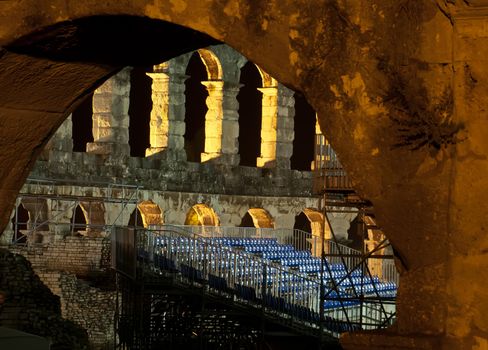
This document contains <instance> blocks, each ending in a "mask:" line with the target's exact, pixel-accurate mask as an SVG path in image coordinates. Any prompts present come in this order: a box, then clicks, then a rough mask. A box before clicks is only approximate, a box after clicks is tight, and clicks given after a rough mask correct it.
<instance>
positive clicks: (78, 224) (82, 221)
mask: <svg viewBox="0 0 488 350" xmlns="http://www.w3.org/2000/svg"><path fill="white" fill-rule="evenodd" d="M71 224H72V227H71V232H76V233H79V234H87V233H88V226H89V217H88V213H87V212H86V209H84V208H83V206H82V205H81V203H78V204H77V205H76V207H75V208H74V210H73V216H72V217H71Z"/></svg>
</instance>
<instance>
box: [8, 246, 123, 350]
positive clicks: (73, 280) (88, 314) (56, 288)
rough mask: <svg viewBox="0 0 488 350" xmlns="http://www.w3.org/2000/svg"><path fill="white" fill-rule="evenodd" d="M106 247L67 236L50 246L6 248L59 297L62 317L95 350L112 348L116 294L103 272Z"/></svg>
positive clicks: (106, 263) (107, 256)
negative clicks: (81, 334)
mask: <svg viewBox="0 0 488 350" xmlns="http://www.w3.org/2000/svg"><path fill="white" fill-rule="evenodd" d="M109 244H110V243H109V241H108V240H107V239H104V238H93V237H71V236H68V237H66V238H65V239H61V240H58V241H55V242H52V243H50V244H49V245H42V246H41V245H30V246H28V247H26V246H11V247H10V248H9V249H10V251H12V252H15V253H18V254H20V255H23V256H24V257H25V258H26V259H27V260H28V261H29V263H27V264H29V265H31V266H32V269H33V270H34V272H35V274H36V275H34V276H35V278H37V279H38V280H39V279H40V281H42V283H44V285H45V286H47V287H48V288H49V290H50V291H51V293H53V294H54V295H56V296H57V297H58V298H57V299H56V300H57V304H56V305H57V308H58V311H60V313H61V316H62V317H63V318H65V319H67V320H70V321H72V322H73V323H74V324H76V325H77V326H79V327H81V328H82V329H84V330H86V332H87V334H88V339H89V341H90V344H91V347H92V348H94V349H107V348H111V346H112V345H113V320H114V313H115V299H116V293H115V290H114V289H115V285H114V281H113V280H112V279H110V278H109V276H110V275H109V274H108V272H107V270H106V269H107V267H108V263H109V262H110V260H109V259H110V256H109V251H107V249H108V248H109ZM20 255H17V256H18V257H19V258H20ZM79 277H83V279H80V278H79ZM11 288H12V287H9V289H11Z"/></svg>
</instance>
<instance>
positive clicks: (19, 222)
mask: <svg viewBox="0 0 488 350" xmlns="http://www.w3.org/2000/svg"><path fill="white" fill-rule="evenodd" d="M29 220H30V217H29V212H28V211H27V209H25V208H24V206H23V205H22V204H19V206H18V207H17V208H16V209H15V214H14V217H13V218H12V228H13V230H14V235H13V237H12V242H15V243H26V242H27V236H26V235H25V234H24V233H23V232H25V231H27V224H28V223H29Z"/></svg>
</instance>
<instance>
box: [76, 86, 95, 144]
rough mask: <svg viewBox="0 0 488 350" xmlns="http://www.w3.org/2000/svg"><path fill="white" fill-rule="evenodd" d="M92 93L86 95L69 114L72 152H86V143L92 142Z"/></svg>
mask: <svg viewBox="0 0 488 350" xmlns="http://www.w3.org/2000/svg"><path fill="white" fill-rule="evenodd" d="M92 117H93V93H91V94H89V95H87V96H86V98H85V99H84V100H83V102H82V103H81V104H80V105H79V106H78V108H77V109H75V110H74V111H73V113H72V114H71V125H72V129H71V137H72V138H73V152H86V144H87V143H88V142H93V131H92V129H93V120H92Z"/></svg>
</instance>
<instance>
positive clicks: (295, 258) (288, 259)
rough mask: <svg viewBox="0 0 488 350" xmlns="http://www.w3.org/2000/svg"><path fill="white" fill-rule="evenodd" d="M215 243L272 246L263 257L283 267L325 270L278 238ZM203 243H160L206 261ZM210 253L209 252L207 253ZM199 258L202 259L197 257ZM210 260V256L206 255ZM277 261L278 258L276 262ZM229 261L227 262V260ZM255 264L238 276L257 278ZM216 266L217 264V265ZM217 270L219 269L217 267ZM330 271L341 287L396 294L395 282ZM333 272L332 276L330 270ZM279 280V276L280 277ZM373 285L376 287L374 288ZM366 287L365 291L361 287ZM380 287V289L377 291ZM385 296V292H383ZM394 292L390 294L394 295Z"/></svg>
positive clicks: (180, 240)
mask: <svg viewBox="0 0 488 350" xmlns="http://www.w3.org/2000/svg"><path fill="white" fill-rule="evenodd" d="M209 241H211V242H213V243H219V244H223V245H229V246H242V245H243V246H245V249H246V251H250V252H254V251H256V252H259V251H262V250H265V249H267V248H269V247H272V248H273V250H274V251H272V252H265V253H263V254H262V255H263V258H265V259H269V260H275V261H277V262H279V263H280V264H281V265H283V266H291V267H293V266H295V267H298V270H299V271H300V272H306V273H319V272H320V268H321V261H320V259H319V258H315V257H311V256H310V253H309V252H298V251H295V250H293V247H292V246H290V245H279V244H278V243H277V240H276V239H262V238H215V239H211V240H209ZM263 242H267V243H268V244H269V246H266V245H263V244H262V243H263ZM202 243H203V242H201V241H198V240H197V241H195V240H192V239H190V238H181V237H180V238H163V239H161V240H160V244H169V245H171V246H172V248H173V249H171V250H172V251H173V252H186V253H195V251H196V252H199V253H200V255H201V256H200V258H203V253H202V252H203V249H201V248H203V246H200V245H201V244H202ZM195 247H197V249H195ZM207 250H210V251H211V252H216V253H222V252H221V251H220V252H219V249H218V247H215V246H210V248H209V247H207ZM207 254H208V251H207ZM225 254H231V253H230V252H228V251H227V252H224V255H225ZM279 254H284V256H280V255H279ZM197 258H198V257H197ZM206 258H208V256H206ZM273 258H274V259H273ZM224 260H225V259H224ZM254 263H255V262H254V261H253V260H250V261H247V262H246V265H245V266H242V265H241V263H239V265H238V266H237V268H236V273H237V274H238V275H240V276H243V275H244V276H245V275H249V276H251V275H253V274H256V273H257V272H258V271H257V270H256V269H259V268H261V266H260V265H259V264H256V265H255V266H254V265H253V264H254ZM214 265H215V263H214ZM214 267H215V266H214ZM221 267H222V268H227V269H232V268H234V263H233V262H232V261H225V262H224V263H223V264H222V266H221ZM324 269H325V271H326V280H328V279H331V278H332V279H334V280H335V281H336V282H339V281H341V280H342V281H341V283H340V287H352V288H354V290H356V291H361V292H363V293H365V292H366V293H370V292H374V291H375V289H376V290H377V291H378V292H391V291H396V285H395V284H394V283H391V284H386V285H384V284H380V283H379V279H378V278H377V277H375V278H373V279H371V278H368V277H365V276H362V273H361V271H360V270H355V271H353V272H352V278H351V277H346V274H347V273H346V269H345V266H344V265H343V264H328V266H326V267H324ZM329 270H330V271H331V273H330V275H329V274H328V271H329ZM277 273H278V271H277V270H276V269H272V268H268V277H269V278H268V281H271V282H273V281H274V277H273V274H277ZM277 278H278V277H277ZM280 278H281V279H282V280H283V281H284V282H286V281H287V277H286V275H282V276H281V277H280ZM373 283H374V284H375V286H373ZM361 286H363V288H361ZM375 287H376V288H375ZM383 294H385V293H383ZM391 294H392V293H390V294H389V295H391Z"/></svg>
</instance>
